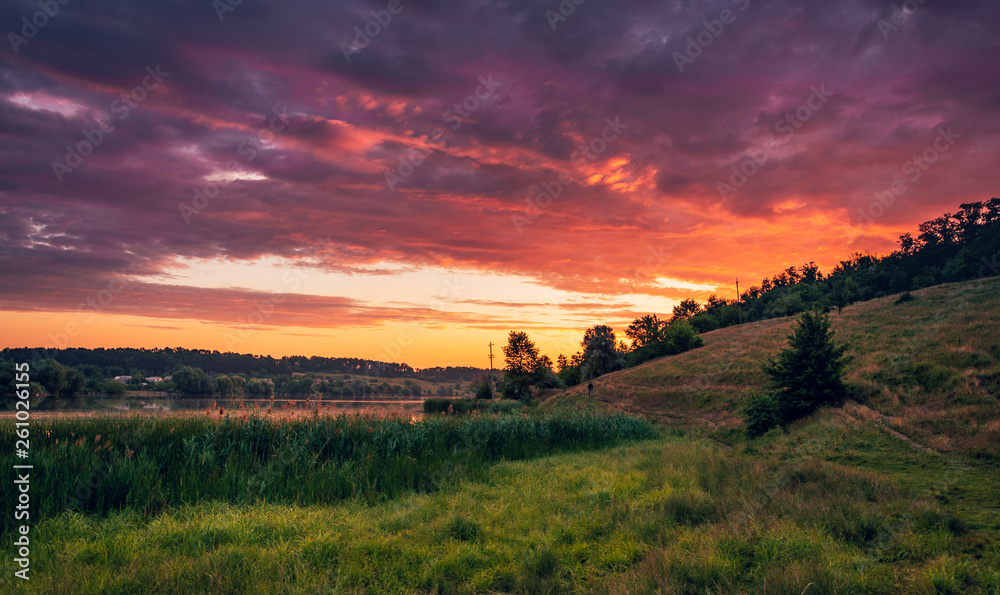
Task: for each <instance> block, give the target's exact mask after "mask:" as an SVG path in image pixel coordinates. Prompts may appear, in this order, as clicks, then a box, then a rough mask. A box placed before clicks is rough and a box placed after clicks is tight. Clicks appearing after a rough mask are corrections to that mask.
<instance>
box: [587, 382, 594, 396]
mask: <svg viewBox="0 0 1000 595" xmlns="http://www.w3.org/2000/svg"><path fill="white" fill-rule="evenodd" d="M587 396H588V397H592V396H594V383H593V382H591V383H590V384H588V385H587Z"/></svg>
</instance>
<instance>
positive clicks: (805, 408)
mask: <svg viewBox="0 0 1000 595" xmlns="http://www.w3.org/2000/svg"><path fill="white" fill-rule="evenodd" d="M788 345H789V347H788V349H784V350H782V351H781V353H779V354H778V358H777V360H771V361H769V362H768V363H766V364H765V365H764V371H765V372H766V373H767V375H768V376H770V378H771V382H772V383H773V385H774V388H775V390H776V391H777V403H778V414H779V416H780V417H781V421H782V423H784V424H787V423H790V422H792V421H795V420H796V419H799V418H802V417H805V416H806V415H809V414H810V413H812V412H813V411H815V410H816V409H818V408H820V407H824V406H832V407H838V406H840V405H843V403H844V400H845V399H846V398H847V389H846V387H845V386H844V382H843V378H842V376H843V371H844V366H846V365H847V362H848V361H850V358H849V357H847V356H845V355H844V351H846V350H847V346H846V345H840V346H837V345H834V343H833V331H831V330H830V319H829V317H828V316H827V315H826V314H820V313H819V312H805V313H803V314H802V316H801V317H799V325H798V327H796V328H795V331H794V332H793V333H792V334H791V335H789V337H788Z"/></svg>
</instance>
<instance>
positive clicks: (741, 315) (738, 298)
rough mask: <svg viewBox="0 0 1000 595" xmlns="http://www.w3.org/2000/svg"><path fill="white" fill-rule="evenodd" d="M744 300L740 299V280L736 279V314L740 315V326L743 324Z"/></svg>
mask: <svg viewBox="0 0 1000 595" xmlns="http://www.w3.org/2000/svg"><path fill="white" fill-rule="evenodd" d="M742 301H743V299H742V298H741V297H740V278H739V277H736V312H737V313H738V314H739V315H740V324H743V307H742V306H741V305H740V302H742Z"/></svg>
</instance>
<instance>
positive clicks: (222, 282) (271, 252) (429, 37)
mask: <svg viewBox="0 0 1000 595" xmlns="http://www.w3.org/2000/svg"><path fill="white" fill-rule="evenodd" d="M997 31H1000V10H998V7H997V5H996V2H995V1H994V0H979V1H972V0H948V1H945V0H906V1H905V2H900V1H899V0H895V1H892V0H885V1H883V0H844V1H840V2H829V1H823V2H820V1H802V0H774V1H771V2H766V1H764V0H715V1H697V0H692V1H681V0H676V1H673V0H666V1H665V0H656V1H645V0H622V1H621V2H598V1H597V0H562V1H561V2H560V1H557V0H539V1H531V2H529V1H523V2H522V1H482V0H481V1H462V2H452V1H441V2H421V1H419V0H418V1H412V0H386V1H383V0H372V1H361V0H340V1H338V2H319V1H305V0H289V1H282V2H277V1H271V2H266V1H263V0H215V1H212V0H174V1H171V2H150V3H142V2H124V1H118V2H110V1H101V0H96V1H91V2H82V1H79V0H77V1H69V0H66V1H65V3H64V2H63V1H62V0H48V2H46V1H45V0H43V1H42V2H35V1H23V0H5V1H4V2H3V3H2V4H0V32H3V33H4V35H5V37H4V40H3V44H4V46H3V48H2V49H0V329H2V331H0V347H49V348H52V347H119V346H121V347H146V348H152V347H187V348H204V349H218V350H220V351H236V352H241V353H258V354H269V355H273V356H282V355H293V354H300V355H322V356H331V357H338V356H340V357H364V358H371V359H377V360H382V361H395V362H405V363H408V364H410V365H412V366H414V367H418V368H422V367H430V366H449V365H451V366H476V367H486V366H488V365H489V360H488V355H489V350H490V347H489V344H490V343H493V352H494V354H495V355H498V356H499V357H498V359H496V360H494V365H502V356H501V355H500V349H499V346H500V345H502V344H504V343H505V341H506V335H507V333H508V332H509V331H511V330H521V331H526V332H527V333H528V334H529V336H531V337H532V339H534V340H535V342H536V343H537V344H538V346H539V347H540V348H541V350H542V352H543V353H545V354H548V355H550V357H552V358H553V359H555V356H556V355H557V354H559V353H564V354H567V355H569V354H571V353H573V352H575V351H577V350H578V349H579V342H580V339H581V338H582V335H583V331H584V329H586V328H588V327H590V326H593V325H595V324H608V325H611V326H612V327H614V328H615V329H616V330H617V331H618V333H619V335H622V330H623V329H624V327H625V326H627V324H628V323H629V321H631V320H632V319H633V318H636V317H638V316H640V315H643V314H647V313H656V314H660V315H661V317H662V316H664V315H666V316H669V313H670V310H671V309H672V307H673V306H674V305H675V304H677V303H678V302H679V301H681V300H683V299H687V298H694V299H698V300H704V299H706V298H707V297H708V296H709V295H711V294H713V293H715V294H718V295H720V296H723V297H727V298H734V297H735V295H736V292H735V287H734V283H735V279H736V278H737V277H738V278H739V279H740V284H741V285H740V286H741V288H744V287H748V286H749V285H751V284H757V283H759V282H760V279H761V278H763V277H765V276H770V275H773V274H775V273H777V272H779V271H780V270H782V269H784V268H786V267H788V266H792V265H801V264H803V263H806V262H809V261H814V262H816V263H817V264H819V265H820V267H821V269H822V270H824V271H829V270H830V269H831V268H832V267H833V266H835V265H836V264H837V263H838V262H839V261H840V260H842V259H846V258H848V257H849V256H850V255H851V254H852V253H854V252H866V251H867V252H874V253H878V254H884V253H887V252H889V251H891V250H893V249H894V247H895V245H896V244H895V242H896V239H897V237H898V236H899V235H900V234H902V233H905V232H908V231H914V230H915V228H916V225H917V224H919V223H920V222H922V221H926V220H928V219H932V218H934V217H937V216H939V215H941V214H943V213H945V212H954V211H955V210H957V208H958V205H959V204H961V203H963V202H972V201H979V200H987V199H989V198H991V197H994V196H997V195H1000V190H998V183H997V182H998V171H997V155H998V154H1000V60H998V59H997V57H998V56H1000V37H998V36H997ZM621 338H624V337H621Z"/></svg>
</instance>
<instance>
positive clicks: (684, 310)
mask: <svg viewBox="0 0 1000 595" xmlns="http://www.w3.org/2000/svg"><path fill="white" fill-rule="evenodd" d="M699 312H701V305H700V304H698V302H696V301H694V300H692V299H687V300H684V301H682V302H681V303H679V304H677V305H676V306H674V311H673V318H672V320H687V319H688V318H691V317H692V316H694V315H695V314H698V313H699Z"/></svg>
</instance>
